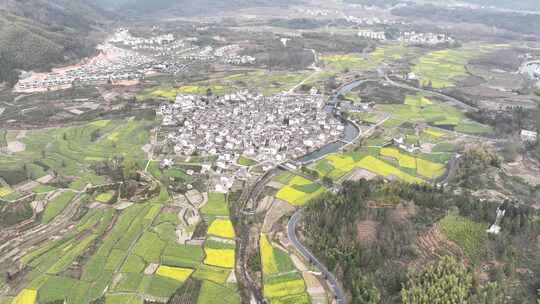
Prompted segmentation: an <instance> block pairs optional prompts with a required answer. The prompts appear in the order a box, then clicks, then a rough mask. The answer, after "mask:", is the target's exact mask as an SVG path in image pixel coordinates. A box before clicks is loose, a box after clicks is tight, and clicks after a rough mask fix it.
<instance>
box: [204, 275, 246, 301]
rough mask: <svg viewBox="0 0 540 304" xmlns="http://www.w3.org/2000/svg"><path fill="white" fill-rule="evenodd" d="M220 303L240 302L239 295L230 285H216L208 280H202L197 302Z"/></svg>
mask: <svg viewBox="0 0 540 304" xmlns="http://www.w3.org/2000/svg"><path fill="white" fill-rule="evenodd" d="M220 303H231V304H235V303H238V304H240V297H239V296H238V293H237V292H236V290H235V289H234V288H233V287H232V286H224V285H218V284H216V283H213V282H210V281H204V282H203V284H202V287H201V291H200V294H199V299H198V301H197V304H220Z"/></svg>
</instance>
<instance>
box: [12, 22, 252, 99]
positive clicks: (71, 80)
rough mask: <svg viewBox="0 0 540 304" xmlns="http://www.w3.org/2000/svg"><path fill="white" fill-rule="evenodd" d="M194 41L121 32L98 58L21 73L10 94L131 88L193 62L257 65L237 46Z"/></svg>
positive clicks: (176, 72)
mask: <svg viewBox="0 0 540 304" xmlns="http://www.w3.org/2000/svg"><path fill="white" fill-rule="evenodd" d="M195 40H196V38H186V39H183V40H176V39H175V38H174V36H173V35H172V34H165V35H159V36H155V37H151V38H140V37H134V36H132V35H131V34H130V33H129V31H128V30H125V29H120V30H119V31H117V32H116V33H115V34H114V35H113V36H112V37H111V38H110V39H108V40H107V41H106V42H104V43H103V44H102V45H99V46H98V47H97V49H98V50H99V54H98V55H96V56H94V57H92V58H88V59H85V60H83V61H82V62H81V63H80V64H77V65H73V66H67V67H62V68H56V69H53V70H52V71H51V72H49V73H34V72H24V73H22V75H21V77H20V80H19V82H18V83H17V84H16V85H15V87H14V89H13V90H14V92H17V93H33V92H46V91H54V90H62V89H68V88H70V87H72V86H73V85H74V84H81V85H99V84H105V83H107V82H111V83H113V84H130V83H132V81H137V80H140V79H142V78H144V76H145V75H149V74H152V73H156V72H159V73H168V74H174V75H177V74H180V73H184V72H185V71H186V70H188V68H189V65H190V64H191V63H192V62H197V61H203V62H219V63H223V64H231V65H247V64H254V63H255V61H256V60H255V58H253V57H251V56H244V55H239V54H240V52H241V50H242V49H241V47H240V46H239V45H237V44H232V45H227V46H223V47H220V48H218V49H214V48H213V47H211V46H207V47H203V48H201V47H199V46H196V45H194V44H192V42H193V41H195ZM141 50H146V51H147V52H140V51H141Z"/></svg>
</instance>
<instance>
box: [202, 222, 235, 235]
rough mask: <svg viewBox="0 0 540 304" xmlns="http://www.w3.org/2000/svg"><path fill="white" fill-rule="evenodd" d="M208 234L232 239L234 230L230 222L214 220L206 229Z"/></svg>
mask: <svg viewBox="0 0 540 304" xmlns="http://www.w3.org/2000/svg"><path fill="white" fill-rule="evenodd" d="M208 234H209V235H214V236H217V237H222V238H227V239H233V238H234V228H233V225H232V223H231V221H230V220H226V219H216V220H214V221H213V222H212V224H211V225H210V227H209V228H208Z"/></svg>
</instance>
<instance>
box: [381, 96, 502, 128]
mask: <svg viewBox="0 0 540 304" xmlns="http://www.w3.org/2000/svg"><path fill="white" fill-rule="evenodd" d="M376 108H377V110H379V111H381V112H385V113H389V114H391V115H392V121H387V122H386V123H385V124H384V126H385V127H389V128H390V127H396V126H399V125H401V124H402V123H404V122H410V123H415V122H424V123H428V124H431V125H433V126H436V127H444V128H449V129H453V130H455V131H458V132H462V133H467V134H485V133H490V132H491V131H492V129H491V127H489V126H485V125H482V124H479V123H477V122H474V121H472V120H470V119H468V118H466V117H465V114H464V113H463V112H461V111H459V110H458V109H456V108H455V107H453V106H450V105H447V104H443V103H441V102H438V101H434V100H429V99H426V98H424V97H421V95H419V96H415V97H410V96H408V97H407V98H406V100H405V101H404V103H403V104H392V105H390V104H379V105H377V106H376ZM428 130H431V131H428V134H430V135H432V136H435V137H437V136H442V135H440V134H439V133H440V132H439V131H436V130H433V129H428Z"/></svg>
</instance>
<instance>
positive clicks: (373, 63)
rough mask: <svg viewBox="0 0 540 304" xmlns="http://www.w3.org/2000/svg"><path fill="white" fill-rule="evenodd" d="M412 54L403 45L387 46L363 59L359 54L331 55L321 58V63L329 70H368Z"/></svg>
mask: <svg viewBox="0 0 540 304" xmlns="http://www.w3.org/2000/svg"><path fill="white" fill-rule="evenodd" d="M413 53H414V49H412V48H408V47H406V46H403V45H387V46H380V47H378V48H377V49H375V51H373V52H371V53H369V54H368V55H367V56H366V57H365V58H364V57H362V56H361V55H359V54H332V55H325V56H321V62H323V63H324V64H325V66H326V68H327V69H330V70H337V71H346V70H370V69H375V68H376V67H377V66H378V65H379V64H380V63H381V62H383V61H386V62H388V61H398V60H401V59H403V58H404V57H406V56H409V55H411V54H413Z"/></svg>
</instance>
